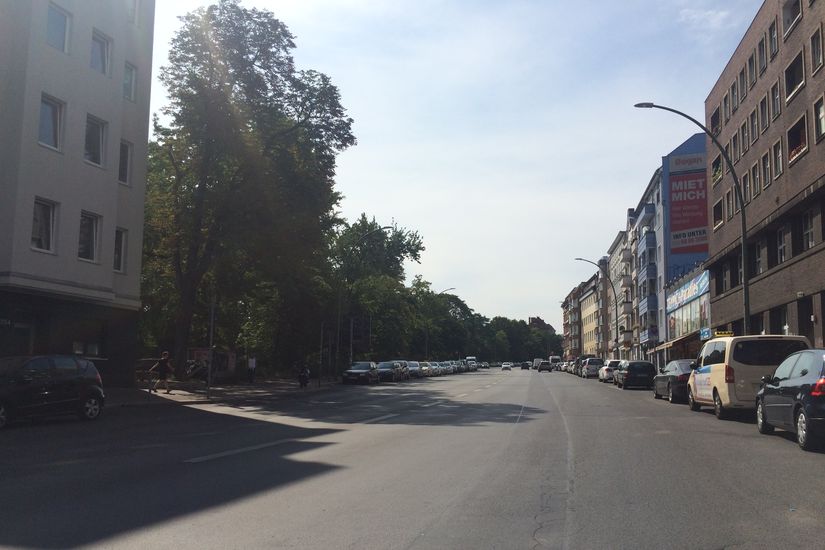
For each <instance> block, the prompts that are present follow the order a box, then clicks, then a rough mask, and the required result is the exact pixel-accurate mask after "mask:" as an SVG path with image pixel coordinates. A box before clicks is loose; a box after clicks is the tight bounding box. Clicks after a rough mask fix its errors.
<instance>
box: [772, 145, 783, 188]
mask: <svg viewBox="0 0 825 550" xmlns="http://www.w3.org/2000/svg"><path fill="white" fill-rule="evenodd" d="M771 160H773V179H777V178H778V177H779V176H781V175H782V140H781V139H780V140H779V141H777V142H776V143H774V144H773V159H771Z"/></svg>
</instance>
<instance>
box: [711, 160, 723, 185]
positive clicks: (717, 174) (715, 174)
mask: <svg viewBox="0 0 825 550" xmlns="http://www.w3.org/2000/svg"><path fill="white" fill-rule="evenodd" d="M710 173H711V181H713V183H718V182H719V180H721V179H722V155H716V158H714V159H713V162H712V163H711V164H710Z"/></svg>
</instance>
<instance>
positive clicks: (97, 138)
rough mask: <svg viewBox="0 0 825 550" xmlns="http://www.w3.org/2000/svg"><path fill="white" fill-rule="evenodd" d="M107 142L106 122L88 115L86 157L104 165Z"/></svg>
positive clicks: (98, 164)
mask: <svg viewBox="0 0 825 550" xmlns="http://www.w3.org/2000/svg"><path fill="white" fill-rule="evenodd" d="M105 144H106V123H105V122H103V121H101V120H98V119H96V118H95V117H93V116H91V115H89V116H87V117H86V147H85V152H84V158H85V159H86V160H87V161H89V162H91V163H92V164H96V165H97V166H103V160H104V159H103V151H104V150H105V148H106V147H105Z"/></svg>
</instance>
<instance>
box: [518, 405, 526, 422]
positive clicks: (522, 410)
mask: <svg viewBox="0 0 825 550" xmlns="http://www.w3.org/2000/svg"><path fill="white" fill-rule="evenodd" d="M522 414H524V405H522V406H521V410H520V411H519V412H518V418H516V424H518V421H519V420H521V415H522Z"/></svg>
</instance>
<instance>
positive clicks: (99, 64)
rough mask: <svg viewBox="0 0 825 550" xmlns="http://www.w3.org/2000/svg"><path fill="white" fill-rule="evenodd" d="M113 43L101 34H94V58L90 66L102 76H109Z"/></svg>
mask: <svg viewBox="0 0 825 550" xmlns="http://www.w3.org/2000/svg"><path fill="white" fill-rule="evenodd" d="M110 50H111V42H110V41H109V39H108V38H106V37H105V36H103V35H102V34H101V33H99V32H97V31H94V32H93V33H92V57H91V61H90V63H89V66H90V67H91V68H92V69H94V70H96V71H97V72H99V73H101V74H109V56H110V54H111V51H110Z"/></svg>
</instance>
